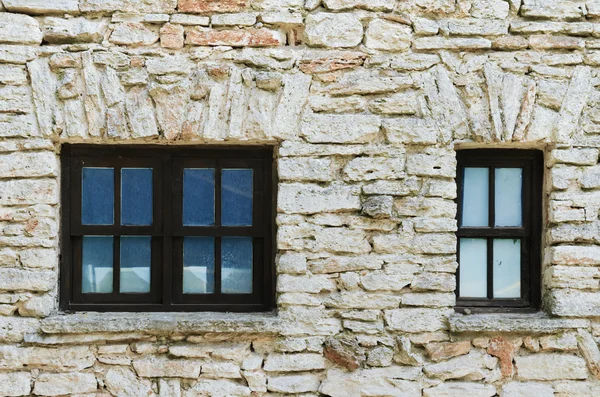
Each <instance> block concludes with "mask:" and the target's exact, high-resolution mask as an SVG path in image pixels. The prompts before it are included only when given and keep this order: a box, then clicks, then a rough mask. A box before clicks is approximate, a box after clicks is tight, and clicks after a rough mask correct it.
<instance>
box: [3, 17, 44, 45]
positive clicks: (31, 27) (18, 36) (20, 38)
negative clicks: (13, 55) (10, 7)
mask: <svg viewBox="0 0 600 397" xmlns="http://www.w3.org/2000/svg"><path fill="white" fill-rule="evenodd" d="M42 37H43V35H42V31H41V30H40V25H39V24H38V22H37V21H36V20H35V19H33V18H32V17H30V16H27V15H20V14H10V13H6V12H2V13H0V43H6V44H34V45H36V44H41V43H42Z"/></svg>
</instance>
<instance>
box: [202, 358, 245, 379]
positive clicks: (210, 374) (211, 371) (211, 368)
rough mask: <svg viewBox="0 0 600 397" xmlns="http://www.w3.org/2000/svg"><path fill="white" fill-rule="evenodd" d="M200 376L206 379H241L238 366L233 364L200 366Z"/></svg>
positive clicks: (217, 363)
mask: <svg viewBox="0 0 600 397" xmlns="http://www.w3.org/2000/svg"><path fill="white" fill-rule="evenodd" d="M202 375H203V376H206V377H207V378H215V379H218V378H230V379H241V378H242V374H241V373H240V366H239V365H237V364H234V363H219V362H215V363H206V364H203V365H202Z"/></svg>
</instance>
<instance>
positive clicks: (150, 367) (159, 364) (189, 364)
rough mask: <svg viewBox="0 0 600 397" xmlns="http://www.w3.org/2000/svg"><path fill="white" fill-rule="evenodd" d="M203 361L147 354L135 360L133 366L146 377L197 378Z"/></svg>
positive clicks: (140, 374) (139, 373)
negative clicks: (172, 358)
mask: <svg viewBox="0 0 600 397" xmlns="http://www.w3.org/2000/svg"><path fill="white" fill-rule="evenodd" d="M200 367H201V362H200V361H196V360H171V359H169V358H167V357H164V356H147V357H142V358H139V359H136V360H133V368H134V369H135V372H137V374H138V375H139V376H142V377H145V378H157V377H162V376H164V377H172V378H194V379H195V378H197V377H198V376H199V375H200Z"/></svg>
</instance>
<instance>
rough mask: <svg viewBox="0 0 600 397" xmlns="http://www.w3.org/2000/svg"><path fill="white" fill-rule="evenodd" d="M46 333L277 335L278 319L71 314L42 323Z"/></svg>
mask: <svg viewBox="0 0 600 397" xmlns="http://www.w3.org/2000/svg"><path fill="white" fill-rule="evenodd" d="M41 330H42V332H43V333H45V334H85V333H123V332H145V333H150V334H170V333H205V332H214V333H259V334H278V333H279V317H278V316H277V314H276V313H275V312H268V313H216V312H198V313H97V312H87V313H74V314H60V315H56V316H52V317H48V318H46V319H44V320H42V322H41Z"/></svg>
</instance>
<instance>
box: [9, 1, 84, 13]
mask: <svg viewBox="0 0 600 397" xmlns="http://www.w3.org/2000/svg"><path fill="white" fill-rule="evenodd" d="M3 4H4V7H5V8H6V10H7V11H10V12H16V13H22V14H31V15H45V14H78V13H79V0H53V1H51V2H48V1H44V0H5V1H3Z"/></svg>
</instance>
